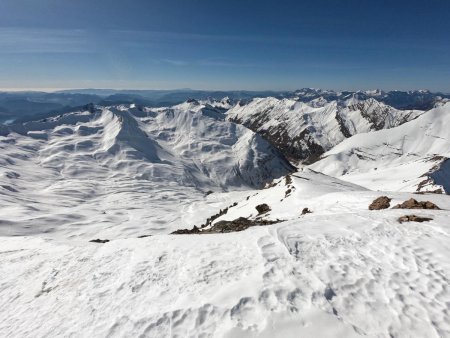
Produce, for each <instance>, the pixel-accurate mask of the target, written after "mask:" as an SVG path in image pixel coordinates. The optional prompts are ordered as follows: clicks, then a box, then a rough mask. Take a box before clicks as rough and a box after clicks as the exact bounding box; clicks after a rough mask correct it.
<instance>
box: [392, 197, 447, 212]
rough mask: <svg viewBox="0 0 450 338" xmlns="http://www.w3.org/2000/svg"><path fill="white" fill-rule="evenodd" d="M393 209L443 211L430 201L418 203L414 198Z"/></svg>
mask: <svg viewBox="0 0 450 338" xmlns="http://www.w3.org/2000/svg"><path fill="white" fill-rule="evenodd" d="M393 209H433V210H441V208H439V207H438V206H437V205H436V204H434V203H432V202H430V201H420V202H419V201H416V200H415V199H414V198H410V199H409V200H407V201H405V202H403V203H401V204H397V205H396V206H395V207H393Z"/></svg>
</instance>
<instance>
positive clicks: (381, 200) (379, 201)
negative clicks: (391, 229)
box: [369, 196, 391, 210]
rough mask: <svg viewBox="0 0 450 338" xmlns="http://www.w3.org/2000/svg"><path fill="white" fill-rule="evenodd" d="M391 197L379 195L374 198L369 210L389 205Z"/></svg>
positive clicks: (380, 208) (385, 207) (384, 207)
mask: <svg viewBox="0 0 450 338" xmlns="http://www.w3.org/2000/svg"><path fill="white" fill-rule="evenodd" d="M390 202H391V198H389V197H386V196H381V197H378V198H376V199H375V200H374V201H373V202H372V203H371V204H370V205H369V210H382V209H387V208H389V207H390Z"/></svg>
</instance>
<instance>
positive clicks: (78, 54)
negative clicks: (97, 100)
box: [0, 0, 450, 92]
mask: <svg viewBox="0 0 450 338" xmlns="http://www.w3.org/2000/svg"><path fill="white" fill-rule="evenodd" d="M86 87H90V88H92V87H96V88H137V89H140V88H149V89H171V88H186V87H189V88H197V89H255V90H259V89H273V90H285V89H287V90H289V89H295V88H301V87H319V88H330V89H371V88H382V89H421V88H427V89H430V90H434V91H438V90H439V91H444V92H450V1H448V0H426V1H425V0H422V1H415V0H412V1H396V0H391V1H382V0H378V1H377V0H341V1H338V0H329V1H325V0H311V1H300V0H297V1H290V0H285V1H283V0H278V1H266V0H258V1H252V0H240V1H235V0H228V1H215V0H159V1H153V0H128V1H122V0H121V1H118V0H89V1H88V0H0V88H3V89H5V88H86Z"/></svg>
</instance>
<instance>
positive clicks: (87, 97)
mask: <svg viewBox="0 0 450 338" xmlns="http://www.w3.org/2000/svg"><path fill="white" fill-rule="evenodd" d="M224 97H228V98H229V99H230V100H231V101H235V102H236V101H241V103H244V102H248V101H251V100H252V99H254V98H266V97H275V98H278V99H281V98H288V99H292V100H296V101H301V102H310V103H311V104H317V105H320V104H321V103H320V102H321V101H326V102H330V101H334V100H337V101H346V100H351V99H357V100H366V99H369V98H371V97H373V98H375V99H376V100H377V101H379V102H382V103H385V104H387V105H390V106H392V107H394V108H397V109H420V110H428V109H431V108H432V107H434V105H436V104H437V103H438V102H441V101H442V100H445V99H450V95H447V94H442V93H431V92H429V91H426V90H421V91H407V92H405V91H390V92H384V91H381V90H373V91H356V92H352V91H331V90H321V89H311V88H304V89H300V90H297V91H292V92H287V91H284V92H280V91H242V90H234V91H205V90H192V89H178V90H113V89H74V90H64V91H58V92H53V93H45V92H0V123H3V122H5V121H8V120H17V119H21V118H24V117H26V119H29V117H30V116H40V117H45V116H52V115H58V114H60V113H63V112H68V111H70V110H72V109H73V108H78V107H81V106H84V105H86V104H89V103H93V104H101V105H104V106H105V105H106V106H107V105H117V104H131V103H135V104H138V105H144V106H148V107H167V106H173V105H176V104H179V103H182V102H184V101H186V100H188V99H196V100H208V99H212V100H221V99H222V98H224ZM49 114H50V115H49Z"/></svg>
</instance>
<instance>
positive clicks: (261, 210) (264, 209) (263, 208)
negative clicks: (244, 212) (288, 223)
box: [255, 203, 272, 215]
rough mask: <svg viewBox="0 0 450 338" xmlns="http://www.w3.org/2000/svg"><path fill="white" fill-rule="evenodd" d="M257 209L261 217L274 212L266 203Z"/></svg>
mask: <svg viewBox="0 0 450 338" xmlns="http://www.w3.org/2000/svg"><path fill="white" fill-rule="evenodd" d="M255 208H256V211H258V214H260V215H261V214H265V213H266V212H269V211H270V210H272V209H270V207H269V206H268V205H267V204H266V203H263V204H259V205H257V206H256V207H255Z"/></svg>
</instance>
